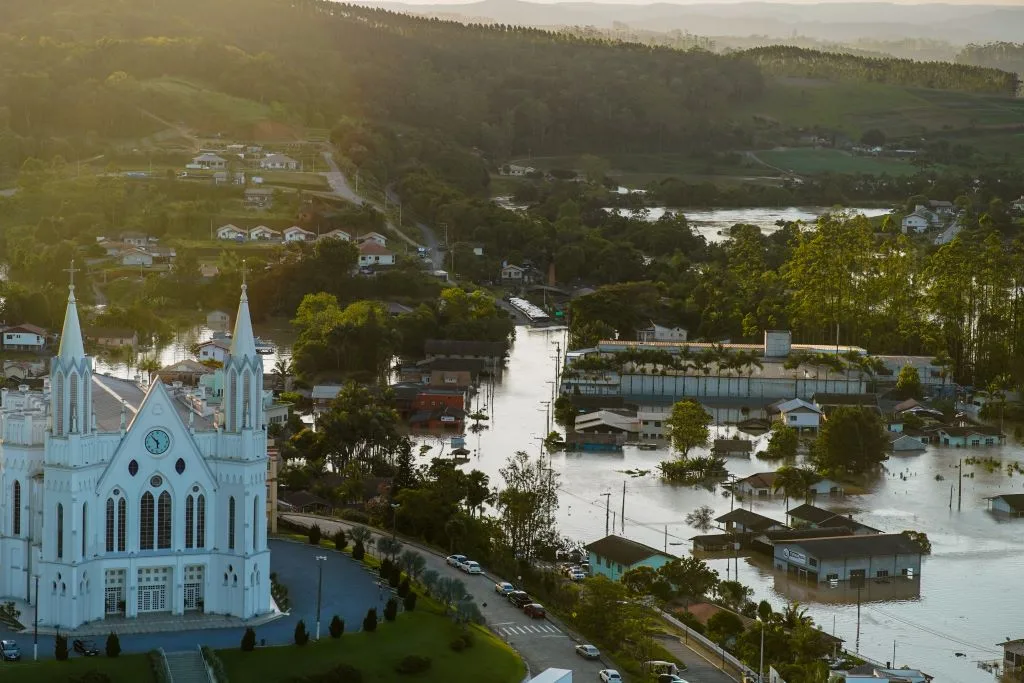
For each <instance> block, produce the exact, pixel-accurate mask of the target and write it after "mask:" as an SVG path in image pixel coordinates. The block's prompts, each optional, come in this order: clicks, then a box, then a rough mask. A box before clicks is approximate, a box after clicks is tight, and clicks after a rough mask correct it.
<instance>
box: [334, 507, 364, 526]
mask: <svg viewBox="0 0 1024 683" xmlns="http://www.w3.org/2000/svg"><path fill="white" fill-rule="evenodd" d="M338 516H339V517H341V518H342V519H344V520H346V521H349V522H358V523H359V524H369V523H370V515H368V514H366V513H365V512H363V511H362V510H353V509H352V508H346V509H344V510H342V511H341V513H340V514H339V515H338Z"/></svg>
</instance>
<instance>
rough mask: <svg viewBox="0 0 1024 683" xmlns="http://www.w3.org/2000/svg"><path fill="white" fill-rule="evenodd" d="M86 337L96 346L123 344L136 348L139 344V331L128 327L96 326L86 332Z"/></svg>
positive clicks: (111, 347) (118, 345) (109, 346)
mask: <svg viewBox="0 0 1024 683" xmlns="http://www.w3.org/2000/svg"><path fill="white" fill-rule="evenodd" d="M85 338H86V340H88V341H90V342H92V343H93V344H95V345H96V346H102V347H103V348H107V349H116V348H118V347H121V346H129V347H131V348H133V349H134V348H135V347H136V346H138V345H139V333H138V332H136V331H135V330H132V329H129V328H127V327H94V328H92V329H91V330H88V331H87V332H86V337H85Z"/></svg>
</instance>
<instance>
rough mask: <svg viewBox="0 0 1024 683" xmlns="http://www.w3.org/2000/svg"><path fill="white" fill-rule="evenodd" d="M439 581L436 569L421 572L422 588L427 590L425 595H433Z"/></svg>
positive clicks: (438, 573) (439, 575) (439, 577)
mask: <svg viewBox="0 0 1024 683" xmlns="http://www.w3.org/2000/svg"><path fill="white" fill-rule="evenodd" d="M440 580H441V574H440V572H438V571H437V570H436V569H428V570H427V571H425V572H423V587H424V588H426V589H427V595H433V593H434V589H435V588H437V583H438V581H440Z"/></svg>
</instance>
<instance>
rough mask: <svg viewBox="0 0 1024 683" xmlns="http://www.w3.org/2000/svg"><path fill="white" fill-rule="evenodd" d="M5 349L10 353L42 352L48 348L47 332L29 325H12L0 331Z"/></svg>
mask: <svg viewBox="0 0 1024 683" xmlns="http://www.w3.org/2000/svg"><path fill="white" fill-rule="evenodd" d="M0 334H3V347H4V349H6V350H8V351H41V350H42V349H43V348H44V347H45V346H46V336H47V333H46V330H44V329H43V328H41V327H36V326H35V325H30V324H29V323H22V324H20V325H10V326H8V327H5V328H3V329H2V330H0Z"/></svg>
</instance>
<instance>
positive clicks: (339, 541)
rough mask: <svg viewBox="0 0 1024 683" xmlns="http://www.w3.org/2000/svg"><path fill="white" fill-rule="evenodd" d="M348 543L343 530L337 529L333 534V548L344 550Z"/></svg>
mask: <svg viewBox="0 0 1024 683" xmlns="http://www.w3.org/2000/svg"><path fill="white" fill-rule="evenodd" d="M347 545H348V539H347V538H346V537H345V530H344V529H338V531H336V532H335V534H334V549H335V550H344V549H345V546H347Z"/></svg>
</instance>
